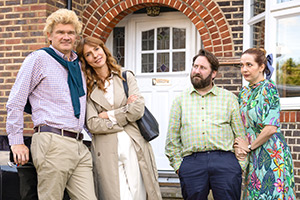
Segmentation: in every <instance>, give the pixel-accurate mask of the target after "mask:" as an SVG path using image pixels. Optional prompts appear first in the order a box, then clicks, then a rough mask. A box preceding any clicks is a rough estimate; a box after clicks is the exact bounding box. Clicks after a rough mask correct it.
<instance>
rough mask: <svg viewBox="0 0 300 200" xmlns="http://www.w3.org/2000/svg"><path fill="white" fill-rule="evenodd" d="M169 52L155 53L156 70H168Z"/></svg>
mask: <svg viewBox="0 0 300 200" xmlns="http://www.w3.org/2000/svg"><path fill="white" fill-rule="evenodd" d="M169 66H170V65H169V53H158V54H157V72H169V70H170V69H169Z"/></svg>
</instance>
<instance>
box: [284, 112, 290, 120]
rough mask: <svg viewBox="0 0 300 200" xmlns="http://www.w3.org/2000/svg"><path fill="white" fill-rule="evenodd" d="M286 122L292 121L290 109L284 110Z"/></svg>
mask: <svg viewBox="0 0 300 200" xmlns="http://www.w3.org/2000/svg"><path fill="white" fill-rule="evenodd" d="M284 122H290V113H289V112H288V111H286V112H284Z"/></svg>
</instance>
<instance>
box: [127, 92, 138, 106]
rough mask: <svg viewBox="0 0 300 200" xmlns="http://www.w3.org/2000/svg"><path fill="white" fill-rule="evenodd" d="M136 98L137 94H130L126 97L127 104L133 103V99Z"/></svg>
mask: <svg viewBox="0 0 300 200" xmlns="http://www.w3.org/2000/svg"><path fill="white" fill-rule="evenodd" d="M137 99H138V96H137V95H135V94H133V95H130V96H129V97H128V99H127V104H130V103H133V102H135V100H137Z"/></svg>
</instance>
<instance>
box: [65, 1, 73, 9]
mask: <svg viewBox="0 0 300 200" xmlns="http://www.w3.org/2000/svg"><path fill="white" fill-rule="evenodd" d="M66 8H67V9H68V10H72V0H67V5H66Z"/></svg>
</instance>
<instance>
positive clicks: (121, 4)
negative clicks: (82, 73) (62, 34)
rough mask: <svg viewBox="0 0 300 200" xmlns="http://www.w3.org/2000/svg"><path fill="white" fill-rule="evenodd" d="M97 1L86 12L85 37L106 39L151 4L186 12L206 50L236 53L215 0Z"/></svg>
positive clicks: (221, 53) (220, 53) (84, 13)
mask: <svg viewBox="0 0 300 200" xmlns="http://www.w3.org/2000/svg"><path fill="white" fill-rule="evenodd" d="M115 2H116V0H106V1H102V0H93V1H91V2H90V3H89V4H88V5H87V7H86V9H85V10H84V11H83V23H84V24H85V26H84V29H83V35H84V36H88V35H89V36H94V37H99V38H101V39H102V40H104V41H106V39H107V38H108V36H109V34H110V33H111V31H112V30H113V28H114V27H115V26H116V25H117V24H118V23H119V22H120V21H121V20H122V19H123V18H124V17H125V16H126V15H128V14H131V13H133V12H134V11H136V10H139V9H141V8H145V7H148V6H167V7H171V8H174V9H177V10H179V11H180V12H182V13H183V14H185V15H186V16H187V17H188V18H189V19H190V20H191V22H192V23H193V24H194V25H195V27H196V29H197V30H198V31H199V33H200V36H201V40H202V42H203V45H204V47H205V49H207V50H209V51H211V52H214V53H215V55H216V56H218V57H231V56H233V41H232V36H231V35H232V34H231V32H230V29H229V26H228V23H227V21H226V18H225V16H224V14H223V13H222V11H221V9H220V8H219V6H218V5H217V3H215V1H214V0H204V1H202V0H188V1H187V0H170V1H163V0H126V1H118V2H117V3H115Z"/></svg>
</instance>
